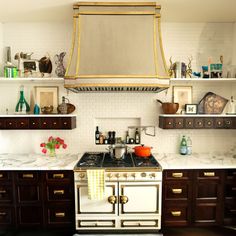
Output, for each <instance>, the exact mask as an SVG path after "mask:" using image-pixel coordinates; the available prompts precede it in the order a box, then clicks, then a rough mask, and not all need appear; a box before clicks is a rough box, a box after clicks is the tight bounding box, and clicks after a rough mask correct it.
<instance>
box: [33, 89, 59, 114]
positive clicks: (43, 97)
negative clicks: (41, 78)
mask: <svg viewBox="0 0 236 236" xmlns="http://www.w3.org/2000/svg"><path fill="white" fill-rule="evenodd" d="M35 103H36V104H37V105H38V106H39V107H40V109H41V111H42V108H44V109H45V108H48V107H50V106H52V107H53V110H52V112H48V113H57V107H58V87H57V86H36V87H35ZM44 113H47V112H44Z"/></svg>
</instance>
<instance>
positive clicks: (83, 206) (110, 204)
mask: <svg viewBox="0 0 236 236" xmlns="http://www.w3.org/2000/svg"><path fill="white" fill-rule="evenodd" d="M75 193H76V194H75V204H76V214H90V215H91V214H97V215H102V214H108V215H115V214H117V204H118V192H117V183H113V182H109V183H107V184H106V187H105V196H104V199H103V200H90V199H89V198H88V187H87V183H77V182H76V183H75ZM113 200H114V201H113Z"/></svg>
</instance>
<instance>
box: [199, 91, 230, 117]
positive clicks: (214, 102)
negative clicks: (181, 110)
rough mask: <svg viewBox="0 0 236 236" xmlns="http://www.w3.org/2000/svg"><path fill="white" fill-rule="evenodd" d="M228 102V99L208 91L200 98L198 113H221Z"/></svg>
mask: <svg viewBox="0 0 236 236" xmlns="http://www.w3.org/2000/svg"><path fill="white" fill-rule="evenodd" d="M227 102H228V99H226V98H223V97H221V96H219V95H217V94H215V93H212V92H208V93H206V94H205V96H204V97H203V98H202V99H201V100H200V102H199V105H198V113H199V114H221V113H222V112H223V110H224V108H225V106H226V104H227Z"/></svg>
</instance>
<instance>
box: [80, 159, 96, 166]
mask: <svg viewBox="0 0 236 236" xmlns="http://www.w3.org/2000/svg"><path fill="white" fill-rule="evenodd" d="M80 166H97V162H96V161H94V160H87V161H84V162H81V163H80Z"/></svg>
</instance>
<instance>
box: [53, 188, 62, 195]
mask: <svg viewBox="0 0 236 236" xmlns="http://www.w3.org/2000/svg"><path fill="white" fill-rule="evenodd" d="M53 194H54V195H63V194H65V191H64V190H63V189H62V190H53Z"/></svg>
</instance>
